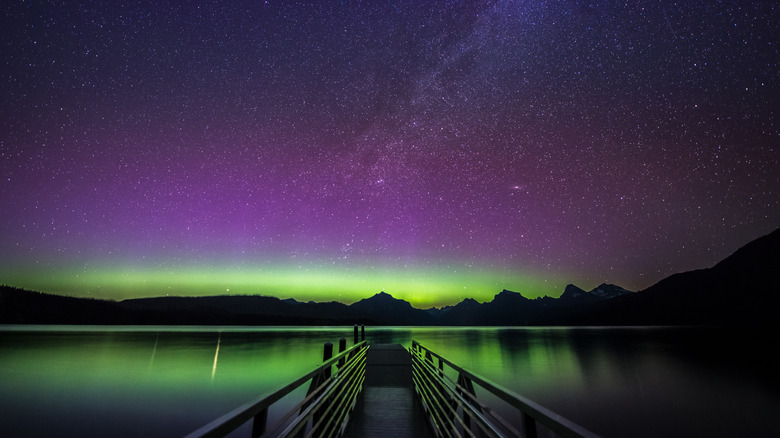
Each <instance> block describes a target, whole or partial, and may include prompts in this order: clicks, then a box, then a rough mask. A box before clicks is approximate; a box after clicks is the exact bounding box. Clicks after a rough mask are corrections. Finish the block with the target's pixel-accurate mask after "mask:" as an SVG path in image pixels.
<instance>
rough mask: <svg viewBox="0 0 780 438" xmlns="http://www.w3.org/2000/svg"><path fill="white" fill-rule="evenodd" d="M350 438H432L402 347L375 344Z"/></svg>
mask: <svg viewBox="0 0 780 438" xmlns="http://www.w3.org/2000/svg"><path fill="white" fill-rule="evenodd" d="M346 436H348V437H369V438H371V437H384V436H387V437H394V438H402V437H415V438H417V437H430V436H433V435H432V434H431V432H430V429H429V426H428V424H427V420H426V417H425V413H424V412H423V409H422V407H421V406H420V402H419V400H417V397H416V395H415V392H414V383H413V382H412V358H411V355H410V354H409V352H408V351H406V349H404V347H403V346H402V345H400V344H372V345H371V348H369V350H368V354H367V356H366V379H365V382H364V383H363V392H362V394H361V395H360V396H359V397H358V400H357V403H356V405H355V411H354V412H353V417H352V420H351V421H350V424H349V426H348V427H347V430H346Z"/></svg>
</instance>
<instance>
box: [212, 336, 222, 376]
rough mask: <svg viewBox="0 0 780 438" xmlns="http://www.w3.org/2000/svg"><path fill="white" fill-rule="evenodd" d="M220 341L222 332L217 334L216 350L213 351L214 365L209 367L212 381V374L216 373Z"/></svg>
mask: <svg viewBox="0 0 780 438" xmlns="http://www.w3.org/2000/svg"><path fill="white" fill-rule="evenodd" d="M221 341H222V333H220V334H219V335H218V336H217V351H216V352H214V366H213V367H211V381H212V382H213V381H214V374H216V373H217V359H218V358H219V343H220V342H221Z"/></svg>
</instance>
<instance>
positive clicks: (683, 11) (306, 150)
mask: <svg viewBox="0 0 780 438" xmlns="http://www.w3.org/2000/svg"><path fill="white" fill-rule="evenodd" d="M2 8H3V12H4V14H3V22H2V31H0V38H2V41H0V47H2V49H1V50H2V55H3V56H2V74H1V75H0V81H1V83H2V87H0V101H1V102H2V104H1V105H0V175H2V182H1V183H0V201H1V202H2V206H3V213H2V216H0V283H4V284H9V285H12V286H17V287H24V288H28V289H35V290H41V291H44V292H52V293H62V294H68V295H76V296H93V297H101V298H110V299H123V298H129V297H138V296H159V295H165V294H172V295H213V294H223V293H231V294H232V293H236V294H264V295H273V296H278V297H281V298H287V297H293V298H296V299H299V300H309V299H313V300H317V301H327V300H339V301H344V302H352V301H355V300H358V299H361V298H365V297H368V296H371V295H373V294H374V293H376V292H378V291H380V290H385V291H387V292H389V293H391V294H392V295H393V296H395V297H397V298H403V299H406V300H408V301H410V302H412V303H413V304H414V305H417V306H420V307H425V306H430V305H442V304H452V303H454V302H457V301H459V300H460V299H462V298H466V297H473V298H476V299H477V300H480V301H483V300H486V299H490V298H491V297H492V296H493V295H494V294H496V293H498V292H499V291H500V290H501V289H504V288H506V289H510V290H514V291H518V292H522V293H523V294H524V295H525V296H527V297H535V296H541V295H550V296H558V295H560V293H561V292H562V291H563V288H564V286H565V285H566V284H567V283H576V284H578V285H580V286H581V287H583V288H585V289H590V288H591V287H593V286H595V285H597V284H599V283H602V282H609V283H615V284H619V285H621V286H623V287H625V288H627V289H631V290H640V289H643V288H645V287H648V286H650V285H651V284H653V283H655V282H656V281H658V280H660V279H662V278H664V277H666V276H668V275H670V274H673V273H676V272H681V271H686V270H691V269H698V268H704V267H709V266H712V265H713V264H714V263H716V262H717V261H719V260H721V259H723V258H724V257H726V256H727V255H729V254H730V253H732V252H733V251H734V250H736V249H737V248H739V247H740V246H742V245H744V244H745V243H747V242H748V241H750V240H752V239H755V238H757V237H759V236H762V235H764V234H767V233H769V232H771V231H772V230H774V229H775V228H777V227H778V225H780V208H778V205H777V196H778V190H780V163H779V161H780V160H779V158H780V154H779V153H778V134H779V131H778V127H777V108H778V96H780V89H779V88H780V81H779V79H780V68H778V60H780V54H778V53H779V52H778V37H777V36H778V35H780V29H778V23H780V14H778V9H779V7H778V6H777V5H776V4H775V3H774V2H748V1H736V2H725V3H724V2H715V1H705V2H666V1H662V2H650V1H637V2H612V1H610V2H599V3H596V2H580V1H561V2H545V1H533V2H532V1H460V2H455V1H447V2H426V1H395V2H360V1H341V2H335V1H323V2H311V3H308V2H287V1H270V0H269V1H236V2H166V1H163V2H122V3H121V4H120V3H119V2H109V1H96V2H83V3H81V2H69V1H68V2H35V1H9V2H5V3H4V6H3V7H2Z"/></svg>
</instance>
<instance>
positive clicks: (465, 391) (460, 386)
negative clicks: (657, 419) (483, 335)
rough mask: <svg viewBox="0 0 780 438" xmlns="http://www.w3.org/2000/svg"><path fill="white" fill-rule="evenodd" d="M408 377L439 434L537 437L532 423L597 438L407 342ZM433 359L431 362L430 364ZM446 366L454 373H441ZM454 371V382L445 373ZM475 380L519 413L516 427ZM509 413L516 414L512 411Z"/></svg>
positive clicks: (571, 437) (567, 435)
mask: <svg viewBox="0 0 780 438" xmlns="http://www.w3.org/2000/svg"><path fill="white" fill-rule="evenodd" d="M409 352H410V353H411V355H412V379H413V380H414V385H415V391H416V392H417V394H418V396H419V398H420V401H421V404H422V406H423V409H424V410H425V412H426V414H427V416H428V420H429V422H430V424H431V428H432V429H433V432H434V433H435V434H436V436H438V437H482V436H486V437H507V436H516V437H526V438H536V437H537V428H536V425H537V423H539V424H542V425H544V426H545V427H546V428H547V429H549V430H550V431H552V432H554V433H555V434H556V435H557V436H561V437H564V438H574V437H582V438H598V435H596V434H594V433H592V432H590V431H588V430H586V429H584V428H582V427H580V426H579V425H577V424H574V423H572V422H571V421H569V420H567V419H565V418H563V417H561V416H560V415H558V414H556V413H554V412H552V411H550V410H549V409H547V408H544V407H542V406H540V405H538V404H536V403H534V402H533V401H531V400H528V399H527V398H525V397H523V396H521V395H519V394H517V393H515V392H512V391H510V390H508V389H506V388H503V387H502V386H500V385H498V384H496V383H493V382H491V381H490V380H488V379H486V378H484V377H482V376H479V375H477V374H474V373H472V372H469V371H467V370H465V369H464V368H462V367H460V366H458V365H456V364H454V363H452V362H451V361H449V360H447V359H445V358H444V357H442V356H441V355H439V354H436V353H434V352H433V351H431V350H430V349H428V348H426V347H424V346H422V345H421V344H420V343H418V342H417V341H414V340H413V341H412V346H411V348H410V349H409ZM434 359H436V361H437V362H436V363H435V364H434ZM445 365H447V366H448V367H449V368H451V369H452V370H454V372H451V371H450V372H448V373H445V369H444V366H445ZM454 373H457V375H458V377H457V381H454V380H453V379H452V378H451V377H449V376H448V375H447V374H453V375H454ZM474 384H477V385H478V386H480V387H481V388H483V389H484V390H486V391H488V392H490V393H491V394H493V395H494V396H496V397H497V398H499V399H501V400H503V401H504V402H506V403H507V404H508V405H509V406H510V407H511V408H513V409H515V410H516V412H517V414H519V416H520V417H521V418H522V423H521V424H522V425H521V426H520V428H521V429H522V432H521V431H519V430H517V428H515V427H514V426H513V425H512V424H510V422H508V421H506V420H505V419H504V418H502V417H501V416H500V415H499V414H498V413H497V412H496V411H495V410H493V409H492V408H491V407H489V406H488V405H487V404H485V402H484V401H483V400H480V399H478V398H477V395H476V393H475V391H474ZM513 417H516V416H515V415H513Z"/></svg>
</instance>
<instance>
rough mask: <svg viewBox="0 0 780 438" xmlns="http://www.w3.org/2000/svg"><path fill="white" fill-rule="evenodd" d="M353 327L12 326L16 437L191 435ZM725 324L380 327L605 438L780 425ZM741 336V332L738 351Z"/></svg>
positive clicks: (4, 354)
mask: <svg viewBox="0 0 780 438" xmlns="http://www.w3.org/2000/svg"><path fill="white" fill-rule="evenodd" d="M351 335H352V329H351V327H345V328H316V327H314V328H312V327H299V328H288V327H285V328H268V327H263V328H252V327H224V328H214V327H51V326H47V327H42V326H38V327H35V326H33V327H10V326H5V327H0V423H2V424H3V432H4V434H5V435H7V436H40V435H46V434H51V433H55V432H59V431H67V434H68V435H90V436H103V435H110V436H180V435H182V434H184V433H187V432H190V431H192V430H194V429H196V428H197V427H200V426H202V425H203V424H205V423H207V422H209V421H211V420H213V419H214V418H216V417H218V416H220V415H222V414H224V413H226V412H228V411H230V410H232V409H234V408H236V407H238V406H239V405H241V404H243V403H245V402H247V401H250V400H252V399H255V398H257V397H259V396H261V395H262V394H265V393H268V392H270V391H271V390H273V389H274V388H276V387H279V386H281V385H284V384H286V383H289V382H290V381H291V380H293V379H294V378H297V377H299V376H300V375H302V374H303V373H305V372H307V371H309V370H311V369H313V368H314V367H316V366H317V365H319V363H320V362H321V359H322V344H323V342H325V341H331V342H333V344H334V345H338V339H339V338H340V337H342V336H345V337H347V339H348V345H351V344H352V339H351V338H352V336H351ZM725 335H727V333H724V332H723V331H715V332H713V331H712V330H704V329H695V330H694V329H684V328H676V329H660V328H656V329H649V328H646V329H643V328H633V329H632V328H622V329H603V328H500V327H499V328H495V327H490V328H442V327H399V328H382V327H377V328H367V339H368V340H369V341H370V342H372V343H400V344H403V345H404V346H405V347H409V346H411V341H412V339H414V340H417V341H418V342H420V343H422V344H423V345H425V346H426V347H428V348H430V349H432V350H434V351H436V352H438V353H440V354H442V355H443V356H445V357H446V358H448V359H449V360H451V361H453V362H455V363H457V364H460V365H461V366H463V367H465V368H467V369H469V370H471V371H473V372H475V373H477V374H480V375H482V376H485V377H487V378H488V379H490V380H493V381H494V382H496V383H498V384H500V385H503V386H505V387H507V388H508V389H510V390H512V391H515V392H518V393H519V394H521V395H523V396H525V397H527V398H530V399H532V400H534V401H536V402H538V403H540V404H542V405H543V406H546V407H548V408H550V409H553V410H554V411H555V412H557V413H559V414H561V415H563V416H564V417H567V418H569V419H570V420H573V421H575V422H576V423H579V424H581V425H583V426H585V427H587V428H589V429H591V430H593V431H595V432H597V433H600V434H601V435H603V436H606V437H609V436H654V435H658V434H661V435H666V436H669V435H668V431H669V430H673V431H676V432H677V433H676V434H672V435H676V436H691V435H700V434H702V433H709V434H711V435H712V436H738V435H744V434H745V433H746V432H748V434H753V435H754V436H762V435H763V436H766V433H765V432H770V433H771V431H776V430H780V421H778V420H777V418H776V415H775V413H776V412H777V411H778V409H780V402H779V401H778V400H779V399H780V397H778V391H777V387H778V385H777V381H778V379H777V377H776V368H777V367H776V366H774V365H772V364H768V363H767V364H766V365H762V362H760V360H764V361H766V356H765V355H760V354H759V353H758V352H760V351H762V350H761V349H760V348H755V347H754V346H746V347H745V348H742V349H737V350H736V351H734V354H732V355H730V356H729V357H728V359H730V360H729V361H725V362H724V359H727V358H726V357H724V355H723V354H722V349H721V345H722V343H723V340H724V336H725ZM750 335H751V336H750V338H749V339H750V340H751V341H753V342H758V343H759V344H760V345H764V346H766V345H776V339H775V338H771V339H768V340H763V341H761V340H758V341H757V340H756V334H755V333H751V334H750ZM741 336H743V335H742V334H732V335H729V337H730V338H731V341H730V343H729V345H730V346H731V349H732V350H734V348H735V347H737V346H738V343H737V341H738V340H739V339H743V338H742V337H741ZM712 339H715V340H717V342H713V341H712ZM708 340H709V341H708ZM217 348H219V350H217ZM763 363H766V362H763ZM304 390H305V389H304ZM723 400H729V404H724V403H723V402H722V401H723ZM287 406H290V404H289V403H288V405H287ZM279 409H282V408H279ZM702 413H705V414H706V418H705V416H702V415H701V414H702ZM735 415H738V416H739V417H740V418H741V419H742V420H741V421H740V422H739V424H736V425H735V424H732V422H729V421H728V419H729V418H734V416H735Z"/></svg>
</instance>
